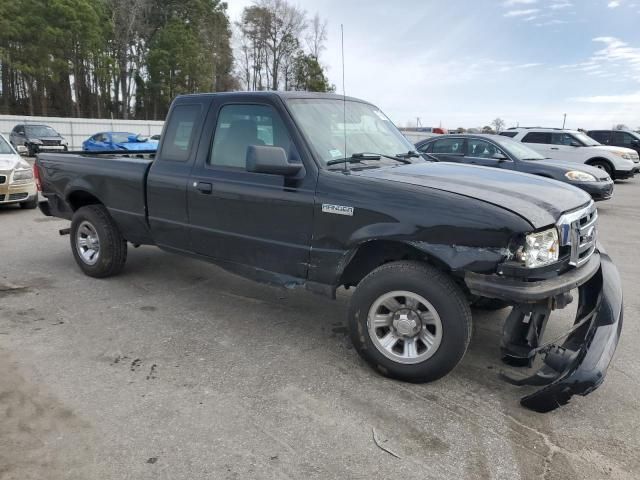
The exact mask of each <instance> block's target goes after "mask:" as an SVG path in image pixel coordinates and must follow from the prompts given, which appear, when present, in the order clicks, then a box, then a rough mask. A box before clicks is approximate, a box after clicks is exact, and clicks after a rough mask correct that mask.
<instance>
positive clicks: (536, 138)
mask: <svg viewBox="0 0 640 480" xmlns="http://www.w3.org/2000/svg"><path fill="white" fill-rule="evenodd" d="M522 142H523V143H546V144H550V143H551V133H548V132H531V133H527V134H526V135H525V136H524V138H523V139H522Z"/></svg>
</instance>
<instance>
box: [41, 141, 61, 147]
mask: <svg viewBox="0 0 640 480" xmlns="http://www.w3.org/2000/svg"><path fill="white" fill-rule="evenodd" d="M42 145H44V146H45V147H53V146H54V145H60V140H42Z"/></svg>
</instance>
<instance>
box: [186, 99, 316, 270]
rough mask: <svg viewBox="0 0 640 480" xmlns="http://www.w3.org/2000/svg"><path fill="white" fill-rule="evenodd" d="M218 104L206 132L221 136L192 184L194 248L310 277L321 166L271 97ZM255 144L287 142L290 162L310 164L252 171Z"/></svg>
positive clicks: (207, 149)
mask: <svg viewBox="0 0 640 480" xmlns="http://www.w3.org/2000/svg"><path fill="white" fill-rule="evenodd" d="M245 100H246V99H245ZM221 101H222V100H220V102H221ZM212 109H213V111H212V112H210V115H209V117H210V118H209V119H208V122H209V123H208V125H209V126H208V127H207V128H205V131H208V132H212V133H213V137H211V136H210V137H209V138H208V139H206V142H207V143H206V144H204V145H203V143H202V142H201V144H200V145H201V147H200V149H199V150H201V149H202V150H204V152H203V153H204V154H203V155H200V154H199V155H198V160H197V162H196V165H195V166H194V169H193V170H192V173H191V178H190V180H189V183H188V192H187V199H188V208H189V222H190V231H191V244H192V247H193V250H194V251H195V252H196V253H198V254H200V255H205V256H207V257H211V258H214V259H217V260H219V261H224V262H231V263H234V264H240V265H246V266H249V267H251V268H254V269H259V270H264V271H268V272H277V273H281V274H285V275H290V276H293V277H297V278H306V276H307V270H308V262H309V254H310V247H311V234H312V228H313V206H314V195H315V185H316V178H317V175H316V174H315V173H314V172H315V170H314V167H315V165H314V164H313V163H312V161H310V160H311V159H307V158H302V157H301V155H300V154H299V153H298V152H300V151H301V150H300V149H299V145H300V144H299V143H298V140H297V138H296V136H295V134H294V132H293V126H292V124H290V123H288V122H286V121H285V119H283V118H282V117H281V115H280V114H279V113H278V110H277V109H276V108H275V107H274V106H273V105H271V104H268V103H266V100H265V103H255V104H246V103H245V104H240V103H233V102H232V101H230V100H229V101H227V102H226V103H219V102H214V104H213V106H212ZM214 121H215V123H214ZM251 145H264V146H277V147H282V148H283V149H284V150H285V151H286V152H287V154H288V157H289V161H290V162H302V163H303V165H304V169H303V171H302V172H301V173H300V174H299V175H298V176H296V177H293V178H290V177H285V176H283V175H275V174H265V173H255V172H249V171H247V168H246V154H247V148H248V147H249V146H251Z"/></svg>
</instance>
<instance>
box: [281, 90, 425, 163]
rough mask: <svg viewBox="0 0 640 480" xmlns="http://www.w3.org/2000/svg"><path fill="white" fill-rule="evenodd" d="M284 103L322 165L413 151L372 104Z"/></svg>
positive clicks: (297, 101) (325, 101) (296, 100)
mask: <svg viewBox="0 0 640 480" xmlns="http://www.w3.org/2000/svg"><path fill="white" fill-rule="evenodd" d="M288 104H289V107H290V108H291V112H292V114H293V116H294V118H295V119H296V122H297V123H298V125H299V126H300V128H301V129H302V131H303V133H304V135H305V137H306V138H307V140H308V141H309V142H310V143H311V145H312V146H313V149H314V150H315V152H316V154H317V156H318V157H319V158H320V160H321V161H322V162H323V163H324V164H326V163H327V162H329V161H331V160H337V159H341V158H349V157H351V156H352V155H354V154H357V153H376V154H380V155H389V156H395V155H398V154H406V153H407V152H409V151H413V150H415V147H414V146H413V145H412V144H411V143H410V142H409V141H408V140H407V139H406V138H405V137H404V136H403V135H402V133H400V131H399V130H398V129H397V128H396V127H395V125H393V123H391V121H390V120H389V119H388V118H387V117H386V116H385V115H384V114H383V113H382V112H381V111H380V110H378V109H377V108H376V107H374V106H373V105H369V104H367V103H361V102H355V101H347V102H343V101H342V100H340V99H335V100H334V99H319V98H305V99H291V100H289V101H288ZM345 112H346V113H345ZM345 117H346V122H345V121H344V119H345ZM345 133H346V138H347V142H346V144H347V148H346V152H345V151H344V150H345ZM383 160H384V159H383Z"/></svg>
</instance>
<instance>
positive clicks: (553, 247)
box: [516, 227, 560, 268]
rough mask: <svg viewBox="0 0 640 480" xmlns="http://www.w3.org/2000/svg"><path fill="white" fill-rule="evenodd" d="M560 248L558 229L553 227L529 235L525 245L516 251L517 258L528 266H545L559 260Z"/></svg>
mask: <svg viewBox="0 0 640 480" xmlns="http://www.w3.org/2000/svg"><path fill="white" fill-rule="evenodd" d="M559 250H560V244H559V242H558V230H556V228H555V227H553V228H550V229H549V230H545V231H544V232H538V233H530V234H529V235H527V236H526V238H525V241H524V246H522V247H520V248H519V249H518V251H517V252H516V260H518V261H519V262H521V263H522V264H523V265H524V266H525V267H527V268H536V267H543V266H545V265H550V264H552V263H554V262H557V261H558V253H559Z"/></svg>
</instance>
